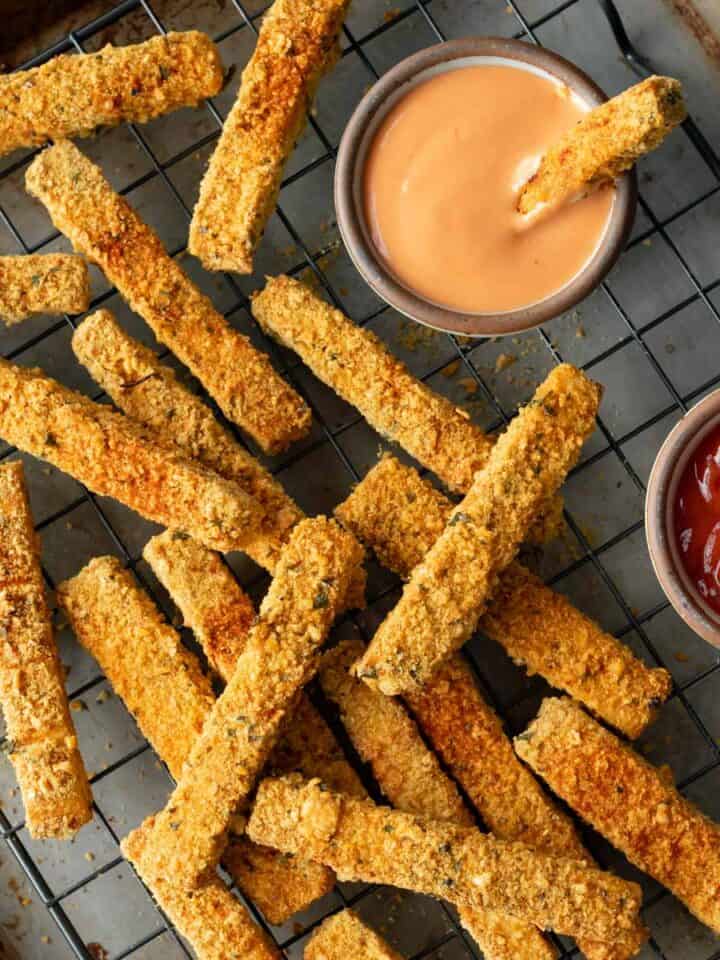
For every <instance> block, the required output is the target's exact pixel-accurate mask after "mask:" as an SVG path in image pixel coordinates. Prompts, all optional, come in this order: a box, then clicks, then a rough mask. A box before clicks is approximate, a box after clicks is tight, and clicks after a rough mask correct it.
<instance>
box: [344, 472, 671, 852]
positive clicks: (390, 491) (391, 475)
mask: <svg viewBox="0 0 720 960" xmlns="http://www.w3.org/2000/svg"><path fill="white" fill-rule="evenodd" d="M452 508H453V505H452V503H451V502H450V501H449V500H448V499H447V498H446V497H444V496H443V495H442V494H441V493H440V492H439V491H438V490H436V489H435V488H434V487H433V486H432V485H431V484H430V483H428V481H426V480H424V479H422V478H421V477H420V476H419V475H418V473H417V471H415V470H413V468H412V467H407V466H405V465H403V464H401V463H400V462H399V461H398V460H396V459H395V458H394V457H390V456H386V457H384V458H383V459H382V460H381V461H380V462H379V463H378V464H377V466H375V467H374V468H373V469H372V470H371V471H370V472H369V473H368V474H367V475H366V476H365V478H364V479H363V480H362V482H361V483H360V484H358V486H357V487H356V488H355V490H354V491H353V492H352V493H351V495H350V496H349V497H348V498H347V500H345V502H344V503H342V504H341V505H340V506H339V507H338V508H337V509H336V511H335V514H336V516H337V518H338V519H339V520H340V522H341V523H343V524H344V525H345V526H346V527H347V528H348V530H350V531H351V532H352V533H354V534H355V536H356V537H357V538H358V540H360V542H361V543H363V544H365V545H366V546H367V547H369V548H371V549H372V550H373V551H374V552H375V554H376V556H377V558H378V560H379V561H380V563H382V564H384V566H386V567H388V568H389V569H390V570H393V571H394V572H395V573H397V574H399V575H400V576H401V577H404V578H407V577H409V576H410V573H411V572H412V570H413V569H414V567H416V566H417V564H419V563H420V562H421V560H422V559H423V557H424V556H425V554H426V553H427V552H428V551H429V550H430V548H431V547H432V545H433V544H434V543H435V541H436V540H437V539H438V537H439V536H440V534H441V533H442V531H443V529H444V527H445V524H446V522H447V519H448V518H449V516H450V514H451V512H452ZM478 626H479V630H480V631H481V633H483V634H485V635H486V636H488V637H490V638H491V639H493V640H495V641H497V642H498V643H499V644H501V646H503V647H504V648H505V650H506V651H507V652H508V654H509V655H510V656H511V657H512V659H513V660H514V661H515V663H518V664H522V665H523V666H524V667H525V669H526V670H527V672H528V674H530V675H532V674H534V673H539V674H540V675H541V676H543V677H545V679H546V680H547V681H548V682H549V683H550V684H551V685H552V686H553V687H557V688H559V689H561V690H566V691H567V692H568V693H570V694H571V695H572V696H573V697H575V698H576V699H577V700H580V701H582V702H583V703H584V704H586V706H588V707H589V708H590V709H591V710H592V711H593V713H595V714H597V716H599V717H601V718H602V719H603V720H605V721H607V723H610V724H612V725H613V726H614V727H617V729H618V730H621V731H622V732H623V733H624V734H626V735H627V736H629V737H638V736H639V735H640V734H641V733H642V732H643V730H645V729H646V727H647V726H648V725H649V724H650V723H651V722H652V720H653V719H654V718H655V715H656V713H657V708H658V707H659V706H660V704H661V703H662V702H664V701H665V700H666V699H667V697H668V696H669V694H670V691H671V688H672V678H671V677H670V674H669V673H668V672H667V671H666V670H663V669H650V668H649V667H646V666H645V664H644V663H643V662H642V661H641V660H639V659H638V658H637V657H635V656H634V654H633V653H632V651H631V650H630V648H629V647H627V646H626V645H625V644H623V643H621V642H620V641H619V640H616V639H615V637H613V636H611V635H610V634H608V633H606V632H605V631H604V630H602V629H601V628H600V627H599V626H598V624H596V623H595V622H594V621H592V620H591V619H590V618H589V617H586V616H585V615H584V614H583V613H581V612H580V611H579V610H577V609H576V608H575V607H574V606H573V605H572V604H571V603H570V601H569V600H567V598H565V597H563V596H562V595H561V594H558V593H555V592H554V591H553V590H551V589H550V588H549V587H546V586H545V585H544V584H543V583H542V582H541V581H540V580H539V579H538V578H537V577H535V576H534V575H533V574H532V573H530V571H529V570H527V569H526V568H525V567H523V566H521V564H519V563H512V564H510V566H509V567H508V568H507V569H506V570H505V572H504V573H503V574H501V576H500V580H499V584H498V587H497V589H496V591H495V593H494V594H493V597H492V599H491V601H490V603H489V605H488V609H487V611H486V612H485V613H484V614H483V616H482V617H481V618H480V623H479V625H478ZM447 669H448V671H449V672H450V673H451V674H452V676H450V675H449V676H447V677H445V680H446V681H447V684H448V685H449V695H451V694H452V690H453V689H454V685H455V684H458V685H462V686H466V684H463V683H462V681H461V677H462V675H463V674H464V672H465V671H463V670H462V664H461V666H460V670H461V673H460V674H458V673H457V671H455V670H454V669H453V668H451V667H450V666H449V662H448V668H447ZM469 681H470V684H471V686H472V687H474V682H473V680H472V677H470V678H469ZM442 682H443V681H442V680H441V678H440V677H438V678H437V679H435V678H434V679H433V680H431V681H430V684H429V686H428V687H426V688H425V689H424V690H421V691H419V693H418V694H417V696H413V697H412V700H411V706H412V708H413V711H414V712H415V713H416V714H417V713H418V710H419V708H420V707H421V706H422V705H424V704H427V708H428V709H430V710H432V706H433V704H434V703H436V704H438V705H439V704H440V703H441V702H442V699H441V698H437V697H435V698H434V695H433V693H431V691H434V692H437V690H438V689H441V687H440V685H441V683H442ZM468 689H469V688H468ZM461 699H462V698H461ZM488 710H489V708H488ZM490 714H492V711H490ZM457 716H458V719H459V720H460V721H461V720H462V716H463V710H462V708H460V709H459V712H458V714H457ZM492 716H494V714H492ZM419 719H420V720H421V723H422V725H423V727H424V728H425V731H426V733H427V734H428V735H430V736H431V739H432V735H431V734H430V733H429V731H428V729H427V728H426V727H425V723H424V721H423V718H422V717H420V718H419ZM488 723H489V724H490V726H491V727H492V726H493V725H497V724H498V721H497V720H496V719H495V720H490V718H488ZM503 739H504V737H503ZM461 742H462V723H461V722H460V724H459V726H458V728H457V729H456V730H455V731H453V733H452V735H449V736H448V738H447V743H448V747H449V748H450V749H452V751H453V753H454V752H455V751H454V747H453V745H455V744H457V745H458V751H457V762H458V763H459V764H461V765H462V762H463V753H464V751H463V749H462V748H461V747H460V746H459V744H460V743H461ZM508 747H509V745H508ZM436 748H438V749H440V748H439V747H438V744H437V743H436ZM441 753H443V756H444V759H445V762H446V763H448V764H450V765H451V766H452V763H453V762H452V761H451V760H450V759H449V757H448V755H447V754H446V753H445V751H444V750H441ZM485 753H486V755H487V756H490V755H489V754H487V751H485ZM506 768H507V759H506V758H505V757H504V756H500V757H498V768H497V769H498V772H502V771H503V770H505V769H506ZM520 769H523V768H522V767H521V768H520ZM455 775H456V777H458V779H459V780H460V782H461V783H462V784H463V786H464V788H465V790H466V791H467V792H468V794H469V795H470V796H471V797H472V799H473V801H474V802H475V803H476V804H478V806H479V809H480V810H481V811H482V814H483V817H484V818H485V820H486V822H487V823H488V824H489V825H490V826H491V828H492V829H493V830H495V832H497V833H498V834H499V835H501V836H505V835H506V832H505V831H504V830H502V829H500V828H499V827H496V826H493V823H495V822H496V816H494V815H492V814H489V812H488V811H487V810H485V809H483V806H482V804H480V803H479V802H478V800H477V799H476V797H475V796H474V791H473V789H472V787H471V786H469V785H468V783H467V782H466V781H465V780H464V779H463V778H462V777H461V776H459V775H458V773H457V772H456V773H455ZM479 793H480V794H484V793H486V791H484V790H480V791H479ZM490 794H492V791H490ZM505 808H506V807H505V802H504V800H503V801H502V809H505ZM507 809H508V812H510V808H509V807H507ZM512 835H518V834H517V831H512ZM528 842H529V843H533V844H536V843H537V845H540V846H544V845H545V843H544V841H542V838H538V839H537V840H528Z"/></svg>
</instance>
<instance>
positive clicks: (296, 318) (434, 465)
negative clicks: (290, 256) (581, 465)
mask: <svg viewBox="0 0 720 960" xmlns="http://www.w3.org/2000/svg"><path fill="white" fill-rule="evenodd" d="M252 310H253V315H254V316H255V319H256V320H257V321H258V323H259V324H260V326H261V327H263V329H265V330H267V331H268V333H270V334H272V336H273V337H275V338H276V339H277V340H279V341H280V343H282V344H283V346H285V347H289V348H290V349H291V350H294V351H295V352H296V353H297V354H298V355H299V356H300V358H301V359H302V360H303V361H304V363H306V364H307V366H308V367H310V369H311V370H312V371H313V373H314V374H315V375H316V376H317V377H319V379H320V380H322V381H323V383H326V384H327V385H328V386H330V387H332V389H333V390H334V391H335V393H337V394H338V395H339V396H341V397H342V398H343V400H346V401H347V402H348V403H351V404H353V406H355V407H357V409H358V410H359V411H360V413H362V415H363V416H364V417H365V419H366V420H367V422H368V423H369V424H370V426H371V427H374V429H375V430H377V431H378V433H380V434H382V435H383V436H384V437H388V438H389V439H391V440H394V441H396V442H397V443H399V444H400V445H401V446H402V447H404V449H405V450H407V452H408V453H410V454H411V455H412V456H413V457H415V459H416V460H418V461H419V462H420V463H422V464H423V465H424V466H426V467H428V469H430V470H432V471H433V472H434V473H436V474H437V475H438V476H439V477H440V479H441V480H442V481H443V483H445V484H447V486H448V487H450V489H452V490H458V491H461V492H465V491H466V490H468V489H469V488H470V486H471V484H472V481H473V477H474V475H475V473H476V472H477V471H478V470H480V469H481V468H482V467H484V466H485V463H486V462H487V458H488V456H489V453H490V450H491V449H492V445H493V443H492V440H490V439H489V437H486V436H485V434H484V433H483V432H482V430H481V429H480V427H478V426H476V425H475V424H474V423H472V422H471V420H470V419H469V416H468V414H467V413H465V411H463V410H461V409H460V408H459V407H456V406H455V405H454V404H453V403H451V402H450V401H449V400H447V399H446V398H445V397H443V396H441V395H440V394H437V393H434V392H433V391H432V390H431V389H430V388H429V387H426V386H425V384H424V383H421V381H420V380H417V379H416V378H415V377H414V376H413V375H412V374H411V373H410V371H409V370H408V369H407V367H406V366H405V364H404V363H401V362H400V360H397V359H396V358H395V357H394V356H393V355H392V354H391V353H390V351H389V350H388V349H387V347H386V346H385V344H384V343H382V342H381V341H380V340H379V339H378V338H377V337H376V336H375V335H374V334H373V333H371V332H370V331H369V330H365V329H363V328H361V327H358V326H357V325H356V324H354V323H353V322H352V321H351V320H349V319H348V318H347V317H346V316H345V315H344V314H343V313H341V312H340V311H339V310H335V309H334V308H333V307H331V306H330V305H329V304H328V303H326V302H325V301H324V300H322V299H321V298H320V297H319V296H318V295H317V294H316V293H315V292H314V291H312V290H311V289H310V288H309V287H308V286H306V285H305V284H303V283H300V282H299V281H297V280H293V279H291V278H290V277H286V276H279V277H270V278H268V282H267V285H266V287H265V289H264V290H262V291H261V292H259V293H256V294H255V295H254V296H253V301H252Z"/></svg>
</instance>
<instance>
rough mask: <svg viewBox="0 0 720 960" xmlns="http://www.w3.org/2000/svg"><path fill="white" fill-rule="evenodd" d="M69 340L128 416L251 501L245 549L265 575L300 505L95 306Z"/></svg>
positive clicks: (298, 514) (298, 515)
mask: <svg viewBox="0 0 720 960" xmlns="http://www.w3.org/2000/svg"><path fill="white" fill-rule="evenodd" d="M72 344H73V350H74V351H75V355H76V356H77V358H78V360H79V361H80V362H81V363H82V364H84V365H85V366H86V367H87V368H88V370H89V371H90V374H91V376H92V377H93V379H94V380H96V381H97V383H98V384H99V385H100V386H101V387H102V388H103V390H105V391H106V392H107V393H108V394H109V395H110V396H111V397H112V399H113V401H114V402H115V404H116V405H117V406H118V407H120V408H121V409H122V410H123V411H124V412H125V413H126V414H127V415H128V416H129V417H133V418H134V419H135V420H140V421H141V422H142V423H145V424H147V425H148V426H149V427H152V428H153V429H155V430H157V431H158V433H159V434H160V435H161V436H164V437H165V438H166V439H171V440H173V441H174V442H175V443H177V444H179V445H180V446H181V447H184V448H185V449H186V450H187V451H188V452H189V453H190V455H191V456H192V457H194V458H195V459H196V460H199V461H200V462H201V463H204V464H205V465H206V466H207V467H210V469H211V470H215V472H216V473H219V474H220V476H221V477H225V479H226V480H234V481H235V482H236V483H238V484H239V485H240V486H241V487H242V488H243V490H245V491H246V492H247V493H249V494H250V496H252V497H254V498H255V499H256V500H257V501H258V503H259V504H260V505H261V507H262V508H263V510H264V512H265V519H264V521H263V524H262V525H261V526H260V527H259V528H258V530H257V532H256V534H255V536H254V537H253V538H252V539H251V540H249V541H248V543H247V544H246V546H245V551H246V553H248V554H249V555H250V556H251V557H252V558H253V559H254V560H255V561H256V562H257V563H259V564H260V565H261V566H263V567H265V568H266V569H267V570H269V571H270V572H271V573H272V571H273V570H274V569H275V565H276V563H277V560H278V557H279V555H280V551H281V549H282V547H283V544H284V543H285V542H286V541H287V538H288V536H289V534H290V530H291V529H292V527H294V526H295V524H296V523H297V522H298V520H301V519H302V518H303V512H302V510H301V509H300V508H299V507H298V506H297V504H296V503H294V502H293V500H292V499H291V498H290V497H289V496H288V495H287V494H286V493H285V491H284V490H283V488H282V486H281V485H280V484H279V483H278V481H277V480H275V478H274V477H273V476H272V474H270V473H269V472H268V471H267V470H266V469H265V468H264V467H263V466H262V464H260V463H259V461H257V460H256V459H255V457H253V456H251V455H250V454H249V453H248V452H247V451H246V450H245V449H244V448H243V447H241V446H240V444H239V443H238V442H237V440H235V438H234V437H233V436H232V434H231V433H230V431H229V430H226V429H225V427H223V426H222V425H221V424H220V423H219V422H218V421H217V420H216V419H215V417H214V415H213V413H212V411H211V410H210V408H209V407H208V406H207V405H206V404H205V403H203V401H202V400H201V399H200V398H199V397H198V396H196V395H195V394H194V393H192V392H191V391H190V390H188V388H187V387H185V386H183V384H181V383H180V382H179V381H178V380H177V378H176V376H175V372H174V371H173V370H172V369H171V368H170V367H167V366H165V365H164V364H162V363H161V362H160V361H159V360H158V357H157V355H156V354H155V353H154V351H152V350H150V349H149V348H148V347H146V346H144V345H143V344H141V343H138V341H137V340H134V339H133V338H132V337H131V336H130V335H129V334H127V333H126V332H125V331H124V330H123V329H122V327H121V326H120V325H119V324H118V323H117V321H116V320H115V318H114V317H113V315H112V313H110V311H109V310H98V311H97V312H96V313H93V314H92V315H91V316H89V317H88V318H87V319H86V320H84V321H83V322H82V323H81V324H80V326H79V327H78V328H77V330H76V331H75V334H74V335H73V340H72Z"/></svg>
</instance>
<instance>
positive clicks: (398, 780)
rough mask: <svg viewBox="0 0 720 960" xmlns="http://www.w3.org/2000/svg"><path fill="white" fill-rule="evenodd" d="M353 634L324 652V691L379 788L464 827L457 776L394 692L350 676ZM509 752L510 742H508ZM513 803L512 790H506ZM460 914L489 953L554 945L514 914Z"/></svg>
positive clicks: (402, 805)
mask: <svg viewBox="0 0 720 960" xmlns="http://www.w3.org/2000/svg"><path fill="white" fill-rule="evenodd" d="M363 649H364V646H363V644H362V643H361V642H360V641H359V640H356V641H345V642H344V643H342V644H340V645H339V646H337V647H335V648H334V649H333V650H331V651H329V653H327V654H325V656H324V657H323V662H322V665H321V667H320V671H319V678H320V684H321V686H322V688H323V691H324V692H325V695H326V696H327V697H328V698H329V699H330V700H332V701H333V702H334V703H335V704H337V706H338V707H339V709H340V716H341V718H342V722H343V724H344V726H345V729H346V730H347V732H348V735H349V736H350V739H351V740H352V743H353V745H354V747H355V749H356V750H357V752H358V754H359V755H360V756H361V757H362V759H363V760H364V761H365V763H369V764H370V766H371V768H372V772H373V776H374V777H375V779H376V780H377V782H378V784H379V786H380V789H381V790H382V792H383V794H384V795H385V796H386V797H387V798H388V800H389V801H390V802H391V803H392V805H393V806H394V807H395V808H396V809H397V810H402V811H403V812H404V813H416V814H419V815H422V816H426V817H430V818H431V819H433V820H447V821H449V822H450V823H456V824H459V825H460V826H464V827H472V826H474V823H475V821H474V819H473V817H472V815H471V813H470V811H469V810H468V809H467V807H466V806H465V804H464V803H463V802H462V800H461V799H460V795H459V794H458V791H457V788H456V787H455V784H454V783H453V782H452V781H451V780H450V778H449V777H448V776H447V775H446V774H445V773H444V772H443V770H442V769H441V767H440V764H439V763H438V761H437V758H436V757H435V755H434V754H433V753H432V752H431V751H430V750H429V749H428V747H427V746H426V745H425V743H424V742H423V739H422V737H421V736H420V733H419V732H418V729H417V727H416V726H415V724H414V722H413V721H412V720H411V718H410V717H409V716H408V714H407V713H406V711H405V710H404V709H403V707H402V706H401V705H400V703H399V701H397V700H395V699H394V698H393V697H386V696H384V695H383V694H382V693H379V692H378V691H376V690H371V689H370V687H368V685H367V684H365V683H362V682H361V681H359V680H357V679H355V677H353V676H352V674H351V673H350V667H351V666H352V664H353V663H354V661H355V660H357V659H358V657H360V656H361V655H362V652H363ZM508 748H509V750H510V752H511V753H512V748H511V747H510V744H509V743H508ZM506 802H507V803H508V804H511V803H512V800H511V798H510V797H507V798H506ZM460 919H461V920H462V922H463V925H464V926H465V927H466V929H467V930H468V931H469V932H470V933H471V934H472V935H473V937H474V938H475V940H476V942H477V944H478V946H479V947H480V949H481V950H482V951H483V956H485V957H487V960H552V958H553V957H555V956H557V953H556V952H555V950H554V949H553V947H551V945H550V944H549V943H548V942H547V941H546V940H545V938H544V937H543V936H541V934H540V933H539V931H538V930H537V929H536V928H535V927H533V925H532V924H530V923H526V922H524V921H522V920H517V919H516V918H515V917H505V916H495V915H487V914H486V912H485V911H482V910H471V909H469V908H468V907H465V908H461V910H460Z"/></svg>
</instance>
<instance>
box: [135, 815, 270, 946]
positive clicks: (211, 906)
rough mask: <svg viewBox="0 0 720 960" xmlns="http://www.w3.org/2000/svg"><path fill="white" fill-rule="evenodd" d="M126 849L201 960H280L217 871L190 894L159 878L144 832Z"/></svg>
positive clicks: (170, 879) (137, 832)
mask: <svg viewBox="0 0 720 960" xmlns="http://www.w3.org/2000/svg"><path fill="white" fill-rule="evenodd" d="M122 846H123V851H124V853H125V856H126V857H127V858H128V860H130V861H131V863H132V864H133V866H134V867H135V869H136V870H137V872H138V873H139V875H140V877H141V878H142V879H143V880H144V881H145V884H146V885H147V886H148V887H149V888H150V890H151V892H152V893H153V895H154V897H155V899H156V900H157V902H158V904H159V905H160V907H161V908H162V909H163V910H164V911H165V913H166V914H167V915H168V917H169V918H170V920H171V921H172V922H173V923H174V924H175V926H176V927H177V929H178V930H179V932H180V933H181V934H182V935H183V936H184V937H186V938H187V940H188V941H189V943H190V945H191V946H192V948H193V950H194V951H195V954H196V956H197V958H198V960H280V953H279V951H278V950H277V949H276V948H275V946H274V945H273V944H272V943H271V941H270V938H269V937H267V936H266V935H265V933H264V932H263V931H262V930H261V929H260V928H259V927H258V926H257V925H256V924H255V923H253V921H252V920H251V919H250V915H249V914H248V912H247V910H246V909H245V907H244V906H243V905H242V903H240V901H239V900H237V899H236V897H234V896H233V895H232V893H230V891H229V890H228V888H227V887H226V886H225V884H224V883H223V882H222V880H221V879H220V878H219V877H218V875H217V873H216V872H215V871H214V870H207V871H206V872H205V874H204V875H203V876H202V877H200V878H199V879H198V881H197V882H196V883H195V884H194V885H193V886H192V887H191V888H189V889H188V887H186V886H180V885H179V884H177V883H176V882H175V878H174V877H173V876H172V874H166V873H162V872H160V873H156V872H154V867H155V860H154V858H153V856H152V854H149V852H148V849H147V832H146V830H145V829H144V828H142V827H141V828H139V829H138V830H134V831H133V832H132V833H131V834H129V836H127V837H126V838H125V840H124V841H123V844H122Z"/></svg>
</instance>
